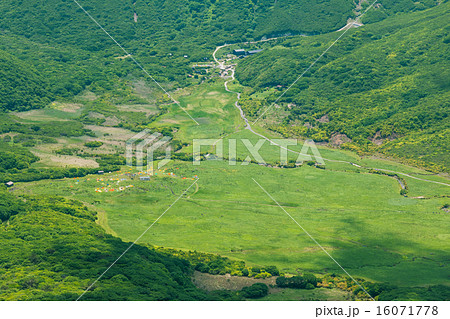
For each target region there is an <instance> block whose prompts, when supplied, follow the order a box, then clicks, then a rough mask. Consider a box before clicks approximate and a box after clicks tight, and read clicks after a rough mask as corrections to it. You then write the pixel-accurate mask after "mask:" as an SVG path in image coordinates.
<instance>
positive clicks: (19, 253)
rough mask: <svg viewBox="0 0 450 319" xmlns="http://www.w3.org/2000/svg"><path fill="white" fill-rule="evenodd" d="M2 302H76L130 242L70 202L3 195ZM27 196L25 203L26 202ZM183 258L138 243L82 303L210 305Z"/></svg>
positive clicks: (0, 209) (0, 193)
mask: <svg viewBox="0 0 450 319" xmlns="http://www.w3.org/2000/svg"><path fill="white" fill-rule="evenodd" d="M0 199H1V202H0V203H1V204H0V217H1V219H2V221H4V223H3V224H0V240H1V242H2V247H3V249H4V250H5V251H8V254H2V255H1V256H0V283H1V284H0V285H1V286H0V300H76V299H77V298H78V297H79V295H80V294H81V293H83V291H84V290H85V289H86V288H87V287H88V286H89V284H90V283H91V282H92V281H93V280H94V279H95V278H97V277H98V276H100V274H101V273H102V272H103V271H104V270H105V269H106V268H107V267H108V266H109V265H110V264H111V263H112V262H113V261H114V260H115V259H116V258H117V256H120V255H121V254H122V252H123V251H124V250H125V249H126V248H127V247H128V246H129V245H130V243H125V242H123V241H121V240H120V239H118V238H115V237H112V236H111V235H107V234H106V233H105V232H104V230H103V229H102V228H100V227H99V226H97V225H96V224H95V223H94V222H93V220H95V215H96V213H94V212H92V211H89V210H87V209H86V207H84V206H83V205H82V204H81V203H79V202H76V201H71V200H66V199H63V198H57V197H50V198H32V197H27V198H16V197H15V196H13V195H10V194H8V193H6V192H5V191H4V190H0ZM25 199H26V203H25V202H24V200H25ZM191 271H192V268H191V266H190V264H189V263H188V262H186V261H184V260H182V259H177V258H174V257H170V256H167V255H163V254H159V253H156V252H155V251H153V250H150V249H148V248H145V247H142V246H138V245H136V246H135V247H134V248H132V249H131V250H130V251H129V252H128V253H127V254H126V255H124V257H123V258H122V259H121V260H119V261H118V262H117V263H116V264H115V265H114V267H113V268H111V269H110V271H109V272H108V273H106V274H105V275H104V277H103V278H102V280H101V281H99V282H98V283H97V284H96V285H95V286H94V287H93V289H92V290H91V291H89V292H88V293H86V294H85V295H84V296H83V300H205V299H211V298H213V297H211V296H209V297H207V296H206V295H205V294H204V293H203V292H201V291H199V290H198V289H197V288H195V286H194V285H193V284H192V282H191V280H190V274H191Z"/></svg>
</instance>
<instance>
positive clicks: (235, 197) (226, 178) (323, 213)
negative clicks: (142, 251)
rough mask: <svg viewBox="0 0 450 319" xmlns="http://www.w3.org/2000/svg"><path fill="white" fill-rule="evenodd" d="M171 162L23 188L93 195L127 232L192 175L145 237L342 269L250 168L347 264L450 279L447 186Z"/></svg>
mask: <svg viewBox="0 0 450 319" xmlns="http://www.w3.org/2000/svg"><path fill="white" fill-rule="evenodd" d="M169 171H170V172H173V173H175V174H176V175H177V177H172V176H166V175H163V174H162V172H159V175H157V176H155V177H154V178H152V180H151V181H150V182H141V181H138V180H128V178H127V177H126V176H124V175H122V176H121V175H118V173H112V174H111V176H110V175H105V176H104V181H100V182H99V181H97V178H98V176H88V177H86V178H82V179H79V181H78V179H77V180H73V179H66V180H60V181H53V182H51V183H48V182H35V183H31V184H23V185H20V186H19V190H20V191H23V192H26V193H28V192H31V193H35V194H56V195H62V196H68V197H72V198H76V199H79V200H82V201H83V202H86V203H88V204H90V205H93V207H95V208H96V209H97V210H99V211H102V212H105V213H106V216H107V225H108V228H110V229H112V230H113V231H114V232H115V233H116V234H117V235H118V236H120V237H121V238H123V239H125V240H129V241H131V240H134V239H136V238H137V237H138V236H139V235H140V234H141V233H142V232H143V231H144V230H145V229H146V228H147V227H148V225H150V224H151V223H152V222H153V221H154V220H155V219H156V218H157V217H158V216H159V215H160V214H161V213H162V212H163V211H164V210H165V209H166V208H167V207H168V205H170V204H171V203H172V202H173V201H174V200H175V199H176V197H177V196H179V194H181V193H182V191H183V190H184V189H186V188H187V187H189V186H190V185H191V184H192V183H193V182H194V181H193V180H192V177H193V176H194V175H198V177H199V180H198V182H197V185H198V187H197V186H194V187H192V189H191V190H190V191H189V192H188V193H187V194H186V196H184V197H183V198H182V199H181V200H180V201H179V202H178V203H177V204H176V205H175V206H174V207H173V208H172V209H171V210H170V211H169V212H168V213H167V214H166V215H165V216H164V217H163V218H162V219H161V220H160V221H159V222H158V224H156V225H155V226H154V227H153V228H152V229H151V230H150V231H149V232H148V233H147V234H146V235H145V236H144V237H143V238H141V242H143V243H151V244H153V245H157V246H165V247H173V248H180V249H195V250H199V251H205V252H213V253H219V254H221V255H224V256H229V257H232V258H237V259H241V260H245V261H246V262H248V263H249V264H257V265H266V264H274V265H277V266H278V267H279V268H280V269H282V270H283V271H287V272H295V271H296V269H301V270H302V271H312V272H315V273H327V272H336V273H340V270H339V268H338V267H337V266H336V265H335V264H334V263H333V262H332V261H331V260H330V259H329V258H328V257H327V256H326V255H325V254H324V253H323V252H322V251H321V250H320V249H319V248H318V247H317V246H316V245H315V244H314V243H313V242H312V241H311V239H310V238H308V237H307V236H306V235H305V234H304V233H303V232H302V230H301V229H300V228H299V227H298V226H296V225H295V224H294V223H293V222H292V220H290V219H289V217H288V216H286V214H285V213H284V212H283V211H282V210H281V209H280V208H279V207H277V206H276V205H275V203H274V202H273V201H272V200H271V199H270V198H268V197H267V195H265V194H264V192H263V191H262V190H261V189H260V188H259V187H258V186H257V185H256V184H255V183H254V182H253V180H252V178H254V179H255V180H257V181H258V183H260V184H261V185H262V186H263V187H264V188H265V189H266V190H267V191H268V192H269V193H270V194H271V195H272V196H273V197H274V198H275V199H277V200H278V201H279V202H280V204H281V205H282V206H283V207H284V208H285V209H286V210H287V211H288V212H289V213H290V214H291V215H292V216H293V217H294V218H295V219H296V220H297V221H298V222H299V223H300V224H301V225H302V226H303V227H304V228H305V229H306V230H308V232H310V234H311V235H312V236H313V237H314V238H315V239H316V240H317V241H318V242H319V243H320V244H321V245H323V246H324V247H325V249H327V250H328V251H329V252H330V253H331V254H332V256H333V257H334V258H336V260H338V261H339V262H340V263H341V265H342V266H343V267H344V268H346V269H347V270H348V271H349V272H350V273H351V274H353V275H355V276H360V277H364V278H367V279H371V280H375V281H389V282H391V283H395V284H398V285H405V286H409V285H426V284H433V283H448V278H447V274H448V271H449V269H448V266H447V265H446V262H447V259H448V254H447V251H448V248H449V247H448V240H447V239H448V236H449V234H448V232H447V229H448V226H449V221H448V213H445V212H444V211H442V210H440V208H441V207H442V206H443V205H444V204H445V203H447V202H448V198H445V197H443V196H447V197H448V196H449V191H448V187H447V188H445V186H442V185H435V184H430V183H426V182H422V181H415V180H414V182H415V184H413V186H410V189H411V192H415V188H416V187H417V188H418V189H419V190H420V189H425V188H426V189H427V190H428V193H427V195H432V196H435V197H431V198H429V199H413V198H408V197H403V196H400V195H399V190H400V187H399V184H398V183H397V181H396V180H395V179H393V178H391V177H387V176H380V175H373V174H367V173H363V172H360V173H358V172H353V171H344V170H338V169H337V168H331V169H330V168H328V167H327V169H326V170H320V169H317V168H314V167H309V166H307V165H304V166H302V167H299V168H296V169H277V168H268V167H262V166H259V165H255V164H249V165H246V166H243V165H240V164H239V165H236V166H228V165H227V163H226V162H222V161H205V162H201V165H200V166H193V165H192V163H189V162H172V163H170V164H169V166H167V172H169ZM182 177H188V178H187V179H182ZM110 178H113V179H122V178H125V179H127V180H126V181H108V179H110ZM405 180H406V181H407V183H409V182H410V180H411V179H409V178H405ZM117 182H119V184H118V185H116V183H117ZM113 183H114V184H113ZM106 184H110V185H109V186H108V185H106ZM129 184H132V185H133V186H134V187H133V188H128V189H126V190H124V191H123V192H107V193H105V192H103V193H96V192H95V189H96V188H99V187H103V186H104V187H107V188H111V187H116V188H118V187H119V186H120V185H121V186H125V185H129Z"/></svg>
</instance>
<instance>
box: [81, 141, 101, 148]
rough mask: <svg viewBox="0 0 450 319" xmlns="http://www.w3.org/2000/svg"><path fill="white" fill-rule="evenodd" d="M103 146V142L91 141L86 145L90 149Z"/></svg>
mask: <svg viewBox="0 0 450 319" xmlns="http://www.w3.org/2000/svg"><path fill="white" fill-rule="evenodd" d="M102 145H103V142H100V141H91V142H86V143H84V146H86V147H90V148H97V147H100V146H102Z"/></svg>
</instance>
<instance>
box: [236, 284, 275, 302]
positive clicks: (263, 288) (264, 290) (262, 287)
mask: <svg viewBox="0 0 450 319" xmlns="http://www.w3.org/2000/svg"><path fill="white" fill-rule="evenodd" d="M241 293H242V296H243V297H245V298H261V297H264V296H267V294H268V293H269V287H268V286H267V285H266V284H263V283H260V282H258V283H256V284H253V285H251V286H250V287H244V288H242V290H241Z"/></svg>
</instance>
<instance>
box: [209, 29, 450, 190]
mask: <svg viewBox="0 0 450 319" xmlns="http://www.w3.org/2000/svg"><path fill="white" fill-rule="evenodd" d="M276 39H279V38H271V39H265V40H260V41H254V42H243V43H241V44H256V43H260V42H266V41H271V40H276ZM233 44H236V43H233ZM233 44H224V45H221V46H218V47H217V48H216V49H215V50H214V52H213V58H214V61H215V62H216V63H217V65H218V66H219V68H220V69H221V70H225V69H227V68H229V69H231V79H230V80H228V81H225V84H224V85H225V90H226V91H227V92H230V93H234V94H236V95H237V100H236V103H235V104H234V105H235V106H236V108H237V109H238V110H239V113H240V115H241V118H242V119H243V120H244V122H245V129H246V130H249V131H250V132H252V133H253V134H255V135H256V136H259V137H261V138H263V139H265V140H266V141H268V142H270V143H271V144H272V145H276V146H278V147H280V148H281V149H284V150H286V151H288V152H291V153H295V154H298V155H309V154H303V153H300V152H297V151H294V150H291V149H289V148H287V147H285V146H283V145H280V144H278V143H276V142H274V141H273V140H271V139H270V138H268V137H267V136H264V135H262V134H260V133H258V132H255V130H253V128H252V126H251V125H250V122H249V120H248V119H247V117H246V116H245V113H244V111H243V110H242V107H241V106H240V105H239V100H240V99H241V93H239V92H235V91H232V90H230V89H229V87H228V84H229V83H230V82H232V81H234V80H235V79H236V78H235V73H236V69H235V67H234V66H233V64H230V65H225V61H219V60H218V59H217V57H216V55H217V52H219V50H220V49H222V48H225V47H228V46H231V45H233ZM222 138H223V137H222ZM322 159H323V160H324V161H328V162H333V163H345V164H350V165H353V166H357V167H360V168H364V169H368V170H371V169H372V170H378V171H383V172H389V173H394V174H398V175H402V176H406V177H409V178H412V179H416V180H419V181H423V182H428V183H433V184H439V185H444V186H450V184H448V183H443V182H438V181H431V180H428V179H424V178H420V177H416V176H412V175H410V174H406V173H402V172H396V171H391V170H388V169H382V168H370V167H363V166H360V165H356V164H354V163H352V162H348V161H340V160H333V159H329V158H324V157H322Z"/></svg>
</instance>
